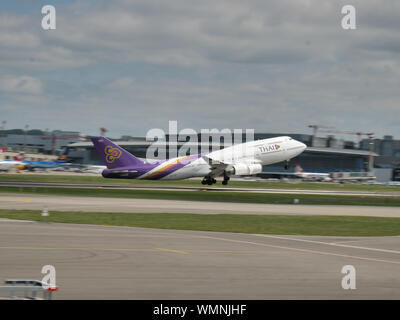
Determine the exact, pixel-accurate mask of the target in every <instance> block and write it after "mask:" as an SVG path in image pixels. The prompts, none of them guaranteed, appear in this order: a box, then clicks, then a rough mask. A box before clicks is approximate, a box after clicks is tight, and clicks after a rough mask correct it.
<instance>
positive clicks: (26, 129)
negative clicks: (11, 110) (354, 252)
mask: <svg viewBox="0 0 400 320" xmlns="http://www.w3.org/2000/svg"><path fill="white" fill-rule="evenodd" d="M28 128H29V125H25V130H24V152H25V149H26V133H27V131H28Z"/></svg>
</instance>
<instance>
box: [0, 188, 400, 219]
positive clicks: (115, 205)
mask: <svg viewBox="0 0 400 320" xmlns="http://www.w3.org/2000/svg"><path fill="white" fill-rule="evenodd" d="M43 208H47V209H48V210H50V211H84V212H85V211H86V212H129V213H197V214H275V215H277V214H283V215H332V216H338V215H341V216H370V217H372V216H375V217H400V210H399V208H398V207H382V206H381V207H378V206H377V207H373V206H344V205H338V206H333V205H302V204H293V205H283V204H256V203H229V202H206V201H183V200H157V199H126V198H101V197H76V196H52V195H31V194H7V193H0V209H19V210H42V209H43Z"/></svg>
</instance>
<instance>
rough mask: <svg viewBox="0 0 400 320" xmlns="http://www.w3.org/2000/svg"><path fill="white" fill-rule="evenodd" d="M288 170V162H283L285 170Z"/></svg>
mask: <svg viewBox="0 0 400 320" xmlns="http://www.w3.org/2000/svg"><path fill="white" fill-rule="evenodd" d="M288 169H289V160H286V161H285V170H288Z"/></svg>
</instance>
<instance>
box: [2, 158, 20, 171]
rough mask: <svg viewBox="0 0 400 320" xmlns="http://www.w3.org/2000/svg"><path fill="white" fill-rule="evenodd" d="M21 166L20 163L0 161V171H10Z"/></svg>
mask: <svg viewBox="0 0 400 320" xmlns="http://www.w3.org/2000/svg"><path fill="white" fill-rule="evenodd" d="M21 165H22V162H21V161H16V160H2V161H0V171H10V170H13V169H16V168H18V167H19V166H21Z"/></svg>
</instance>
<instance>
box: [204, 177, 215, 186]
mask: <svg viewBox="0 0 400 320" xmlns="http://www.w3.org/2000/svg"><path fill="white" fill-rule="evenodd" d="M214 183H217V180H215V179H214V178H211V177H204V179H203V180H201V184H208V185H209V186H211V185H212V184H214Z"/></svg>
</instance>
